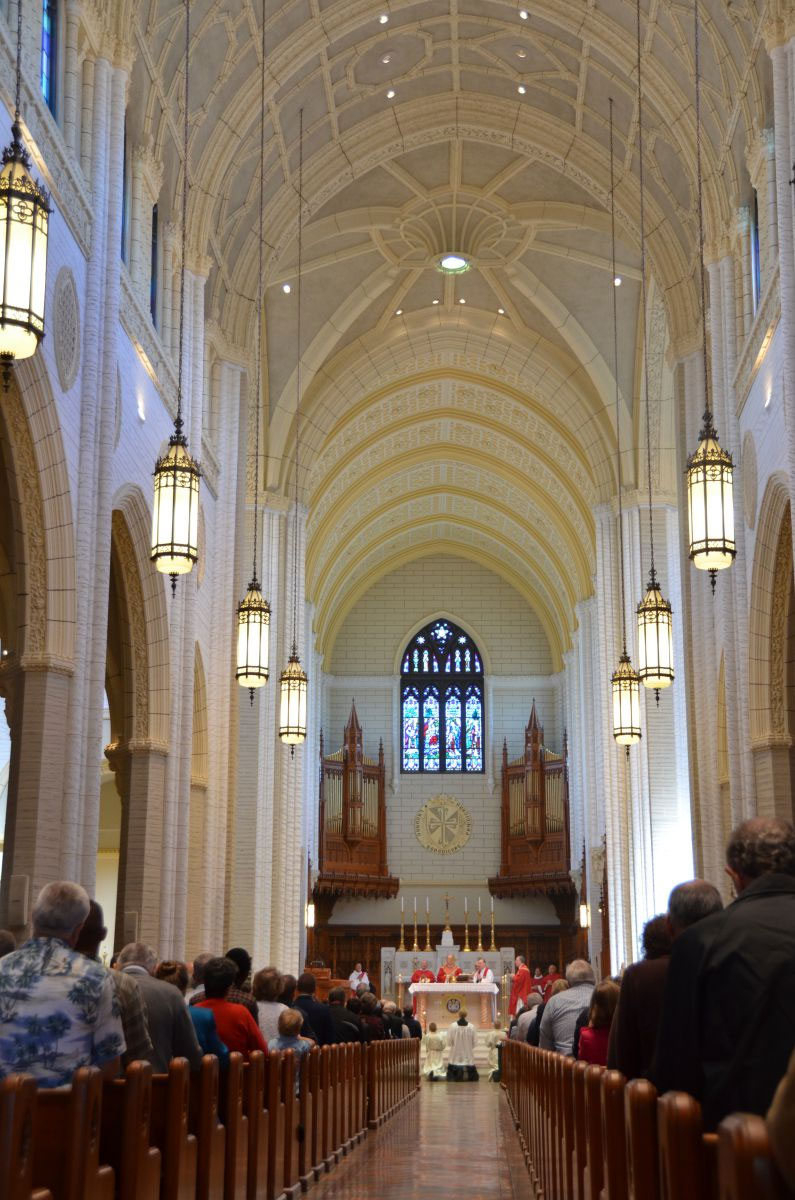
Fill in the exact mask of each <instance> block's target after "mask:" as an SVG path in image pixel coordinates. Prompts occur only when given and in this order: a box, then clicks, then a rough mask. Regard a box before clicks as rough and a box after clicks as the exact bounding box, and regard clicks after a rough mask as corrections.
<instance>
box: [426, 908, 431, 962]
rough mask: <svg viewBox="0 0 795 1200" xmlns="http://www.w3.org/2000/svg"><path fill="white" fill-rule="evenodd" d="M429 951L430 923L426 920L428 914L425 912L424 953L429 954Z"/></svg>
mask: <svg viewBox="0 0 795 1200" xmlns="http://www.w3.org/2000/svg"><path fill="white" fill-rule="evenodd" d="M430 952H431V923H430V921H429V920H428V916H427V914H426V916H425V953H426V954H430Z"/></svg>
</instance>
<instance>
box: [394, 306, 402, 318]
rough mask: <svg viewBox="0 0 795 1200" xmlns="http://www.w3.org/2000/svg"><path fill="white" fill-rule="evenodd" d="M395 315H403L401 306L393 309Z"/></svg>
mask: <svg viewBox="0 0 795 1200" xmlns="http://www.w3.org/2000/svg"><path fill="white" fill-rule="evenodd" d="M395 316H396V317H402V316H403V309H402V308H396V309H395Z"/></svg>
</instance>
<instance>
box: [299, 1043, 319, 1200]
mask: <svg viewBox="0 0 795 1200" xmlns="http://www.w3.org/2000/svg"><path fill="white" fill-rule="evenodd" d="M318 1058H319V1055H318V1052H317V1049H314V1050H310V1052H309V1054H304V1055H303V1056H302V1058H301V1066H300V1073H299V1084H298V1122H299V1128H300V1130H301V1136H300V1139H299V1143H298V1178H299V1180H300V1182H301V1187H302V1188H303V1189H304V1191H306V1189H307V1188H308V1187H309V1184H310V1183H311V1182H312V1181H313V1180H314V1179H315V1171H314V1168H315V1161H316V1160H315V1157H314V1156H315V1151H316V1146H317V1142H316V1137H315V1110H316V1105H317V1087H318Z"/></svg>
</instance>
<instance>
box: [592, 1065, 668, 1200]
mask: <svg viewBox="0 0 795 1200" xmlns="http://www.w3.org/2000/svg"><path fill="white" fill-rule="evenodd" d="M603 1074H604V1067H596V1066H593V1065H591V1066H589V1067H586V1069H585V1136H586V1161H585V1172H584V1175H583V1196H584V1200H599V1193H600V1192H601V1190H602V1185H603V1183H604V1163H603V1160H602V1075H603ZM671 1200H673V1197H672V1198H671Z"/></svg>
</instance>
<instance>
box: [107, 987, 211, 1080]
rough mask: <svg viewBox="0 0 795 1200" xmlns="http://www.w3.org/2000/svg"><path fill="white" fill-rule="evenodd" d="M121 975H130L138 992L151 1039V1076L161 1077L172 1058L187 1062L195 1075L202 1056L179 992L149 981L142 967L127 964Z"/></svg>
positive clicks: (173, 988)
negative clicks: (138, 989)
mask: <svg viewBox="0 0 795 1200" xmlns="http://www.w3.org/2000/svg"><path fill="white" fill-rule="evenodd" d="M124 974H125V975H132V977H133V979H134V980H135V982H136V983H137V984H138V987H139V988H140V989H141V997H142V998H143V1002H144V1007H145V1008H146V1020H147V1024H148V1025H149V1036H150V1038H151V1039H152V1052H151V1054H150V1055H149V1062H150V1063H151V1064H152V1070H153V1071H154V1072H155V1074H158V1075H164V1074H165V1073H166V1072H167V1071H168V1064H169V1063H170V1062H171V1060H172V1058H187V1060H188V1062H189V1063H190V1069H191V1071H198V1069H199V1067H200V1066H201V1061H202V1052H201V1050H200V1049H199V1043H198V1041H197V1040H196V1034H195V1032H194V1029H193V1022H192V1021H191V1019H190V1017H189V1016H188V1008H187V1005H186V1004H185V1001H184V1000H183V998H182V994H181V993H180V991H179V990H178V989H177V988H175V987H174V985H173V983H164V982H163V980H162V979H153V978H152V976H151V975H150V974H149V972H148V971H146V970H145V969H144V968H143V967H138V966H133V965H132V964H130V965H129V966H127V967H124Z"/></svg>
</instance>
